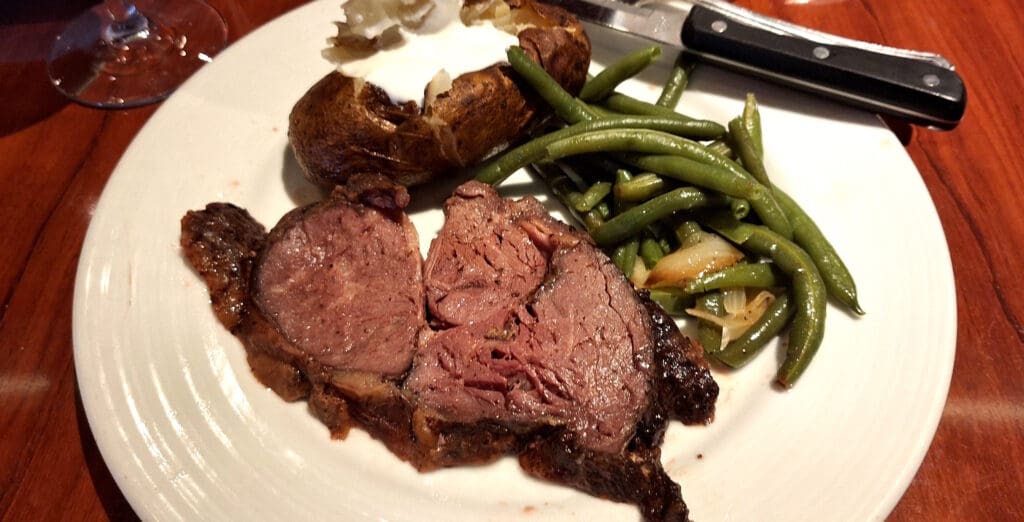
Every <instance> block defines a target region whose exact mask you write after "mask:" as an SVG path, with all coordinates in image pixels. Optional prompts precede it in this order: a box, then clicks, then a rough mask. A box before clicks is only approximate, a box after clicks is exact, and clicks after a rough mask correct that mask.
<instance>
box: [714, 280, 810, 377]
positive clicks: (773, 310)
mask: <svg viewBox="0 0 1024 522" xmlns="http://www.w3.org/2000/svg"><path fill="white" fill-rule="evenodd" d="M793 313H794V307H793V305H792V304H791V301H790V299H789V295H788V294H786V293H782V294H780V295H778V296H776V297H775V301H774V302H772V304H770V305H768V309H767V310H765V311H764V314H762V315H761V317H760V319H758V320H757V321H756V322H755V323H754V324H752V325H751V326H750V328H748V329H747V331H746V332H743V335H741V336H739V337H738V338H737V339H734V340H733V341H730V342H729V344H727V345H726V346H725V348H724V349H722V351H720V352H717V353H714V354H713V356H714V357H715V359H718V360H719V361H721V362H722V363H724V364H726V365H728V366H731V367H733V368H739V367H741V366H743V365H745V364H747V363H748V362H750V360H751V359H753V358H754V356H755V355H757V354H758V352H760V351H761V349H762V348H764V346H765V345H766V344H768V341H769V340H771V339H772V338H774V337H775V336H776V335H778V334H779V333H780V332H782V330H783V328H785V327H786V325H787V324H789V321H790V320H791V319H792V318H793Z"/></svg>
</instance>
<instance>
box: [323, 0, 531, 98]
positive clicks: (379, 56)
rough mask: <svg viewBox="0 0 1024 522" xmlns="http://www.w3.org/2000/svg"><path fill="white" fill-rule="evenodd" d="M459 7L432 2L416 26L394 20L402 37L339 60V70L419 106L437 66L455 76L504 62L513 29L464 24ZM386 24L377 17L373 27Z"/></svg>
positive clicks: (453, 0) (454, 2)
mask: <svg viewBox="0 0 1024 522" xmlns="http://www.w3.org/2000/svg"><path fill="white" fill-rule="evenodd" d="M348 4H349V2H346V3H345V4H343V5H342V9H345V8H346V6H347V5H348ZM461 7H462V1H461V0H438V1H436V2H434V5H433V9H431V11H430V13H429V15H428V16H427V18H426V19H425V20H424V22H423V23H422V24H421V25H420V26H419V27H418V28H415V29H412V28H409V27H404V26H401V25H398V32H399V34H400V35H401V38H400V39H399V40H398V41H397V42H396V43H394V44H392V45H389V46H387V47H385V48H382V49H379V50H378V51H377V52H376V53H374V54H372V55H370V56H368V57H365V58H356V59H351V60H347V61H345V62H343V63H339V64H337V67H338V71H340V72H341V73H342V74H344V75H346V76H349V77H352V78H364V79H365V80H366V81H369V82H371V83H373V84H374V85H377V86H378V87H380V88H381V89H383V90H384V91H385V92H386V93H387V94H388V96H389V97H390V98H391V101H393V102H395V103H405V102H407V101H414V102H416V103H417V104H419V105H420V106H421V107H422V106H423V100H424V92H425V89H426V86H427V84H429V83H430V82H431V80H433V79H434V77H435V76H437V75H438V74H439V73H441V72H442V71H444V72H445V73H447V74H448V76H450V77H451V78H457V77H459V76H461V75H463V74H465V73H469V72H473V71H478V70H481V69H484V68H487V67H490V66H491V65H494V64H496V63H499V62H504V61H505V60H506V50H507V49H508V48H509V47H510V46H513V45H518V43H519V39H518V38H517V37H516V36H515V35H513V34H509V33H507V32H505V31H502V30H501V29H498V28H497V27H495V26H494V24H493V23H491V22H489V21H481V22H477V23H474V24H472V25H468V26H467V25H465V24H464V23H463V22H462V19H461V18H460V16H459V11H460V9H461ZM346 16H347V18H351V16H350V15H348V14H347V13H346ZM392 25H394V24H392ZM385 26H386V24H380V23H378V24H377V27H376V28H375V29H376V30H379V31H383V30H384V29H385V28H386V27H385Z"/></svg>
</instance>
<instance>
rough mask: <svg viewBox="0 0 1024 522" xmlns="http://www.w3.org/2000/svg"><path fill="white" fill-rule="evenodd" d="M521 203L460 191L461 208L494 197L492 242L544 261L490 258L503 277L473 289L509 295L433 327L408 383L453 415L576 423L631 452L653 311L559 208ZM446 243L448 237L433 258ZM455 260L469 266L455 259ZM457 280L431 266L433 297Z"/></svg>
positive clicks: (611, 447)
mask: <svg viewBox="0 0 1024 522" xmlns="http://www.w3.org/2000/svg"><path fill="white" fill-rule="evenodd" d="M472 188H474V189H476V188H479V187H478V186H477V185H476V184H474V185H472ZM517 203H518V204H517V205H515V206H513V205H508V204H506V203H505V202H504V200H502V199H501V198H500V197H498V196H497V194H496V193H495V192H494V191H493V190H492V189H490V188H487V195H486V196H480V195H479V194H478V193H477V191H476V190H473V191H460V192H458V193H457V194H456V196H455V197H454V198H452V201H449V203H448V205H447V208H448V209H449V210H450V213H451V211H455V210H457V209H458V207H459V206H461V205H466V206H469V207H471V208H473V210H474V211H476V210H477V209H478V208H479V207H482V206H490V207H491V208H492V209H493V210H494V212H493V213H492V214H491V217H492V218H493V217H494V216H495V215H499V216H501V217H502V218H504V219H500V218H499V219H492V220H489V221H488V222H485V224H486V225H491V226H490V227H489V228H490V230H488V231H487V233H486V234H477V233H476V232H478V231H476V230H475V231H473V232H474V233H473V234H471V235H482V236H484V237H486V238H487V241H486V242H485V243H484V244H485V245H486V244H489V243H490V244H498V245H506V244H509V243H512V242H515V243H516V244H517V247H518V249H517V251H519V252H528V253H529V254H528V255H529V256H530V257H540V259H541V262H540V263H532V264H529V265H524V264H522V263H518V260H519V259H522V258H521V257H511V259H512V261H511V262H510V263H502V264H499V263H494V262H493V261H492V264H488V265H487V266H490V267H491V268H493V269H494V273H495V274H496V275H497V276H498V277H496V278H495V279H494V280H493V282H492V283H491V285H490V286H488V285H487V284H486V282H483V283H479V282H474V287H473V289H474V290H479V291H480V292H479V293H482V294H485V295H495V294H500V295H501V297H502V299H501V301H504V303H503V306H500V307H497V306H495V305H496V304H497V303H498V302H500V301H497V300H492V301H488V304H490V305H491V306H492V308H491V309H487V308H483V307H474V309H475V310H480V311H482V312H485V313H482V314H481V315H480V316H479V317H478V319H477V320H476V321H473V322H467V323H468V324H464V325H463V326H461V327H454V328H449V329H446V330H442V331H438V332H430V333H427V334H425V335H424V336H423V337H422V338H421V346H420V349H419V351H418V353H417V356H416V364H415V365H414V368H413V371H412V373H411V374H410V376H409V379H408V380H407V381H406V389H408V390H409V391H411V392H412V393H413V394H414V395H415V396H416V398H417V399H418V400H419V404H420V405H421V406H424V407H427V408H431V409H433V410H436V411H438V412H439V413H440V414H441V415H443V416H444V417H445V418H448V419H454V420H459V421H462V422H475V421H477V420H480V419H493V420H498V421H500V422H503V423H508V424H510V425H512V426H516V427H522V429H524V430H527V431H528V430H531V429H536V428H537V427H538V426H539V425H551V426H566V427H568V428H569V429H570V430H571V431H573V432H574V433H576V434H577V436H578V437H579V439H580V441H581V442H582V443H584V444H585V445H587V446H588V447H594V448H597V449H601V450H605V451H618V450H621V449H622V448H623V447H624V446H625V443H626V441H627V440H628V439H629V437H630V436H631V435H632V432H633V430H634V429H635V426H636V422H637V420H638V418H639V416H640V413H641V409H642V408H643V406H644V405H646V404H647V403H648V402H649V398H648V396H649V395H650V393H651V390H650V381H651V378H652V373H653V349H652V348H653V347H652V345H651V341H652V339H651V336H650V328H649V327H648V325H647V317H646V315H645V313H644V309H643V307H642V306H638V305H637V300H636V294H635V292H634V291H633V288H632V287H631V286H630V284H629V283H628V281H626V280H625V278H623V277H622V275H621V273H619V272H618V271H617V269H616V268H615V266H614V265H612V264H611V262H610V261H609V260H608V257H607V256H605V255H604V254H603V253H601V252H600V251H599V250H598V249H597V248H595V247H594V246H593V245H592V244H591V243H590V242H589V241H587V240H586V238H585V237H583V236H582V235H580V234H579V233H577V232H576V231H575V230H573V229H570V228H569V227H567V226H565V225H563V224H561V223H559V222H557V221H555V220H554V219H552V218H551V217H550V216H548V214H547V213H546V212H544V211H543V207H542V206H541V205H540V204H539V203H538V202H537V201H536V200H534V199H532V198H529V199H524V200H521V201H519V202H517ZM524 208H525V209H527V211H525V212H523V211H522V210H523V209H524ZM462 224H463V223H462V222H461V221H452V220H448V221H446V224H445V229H446V230H447V231H446V232H445V231H443V232H442V238H443V237H444V236H445V235H450V236H454V237H458V236H460V235H465V234H460V233H461V232H462V231H461V230H450V229H453V228H455V227H456V226H459V225H462ZM493 225H497V226H493ZM475 226H476V227H479V225H475ZM506 237H510V238H511V239H510V240H509V241H506V240H505V238H506ZM442 245H444V242H443V241H442V239H441V238H439V240H438V241H437V242H435V244H434V248H433V249H432V250H431V253H430V256H429V257H428V260H429V259H431V258H433V257H434V256H435V255H436V254H438V252H439V246H442ZM459 246H462V245H461V244H460V245H459ZM487 255H488V249H478V250H476V251H475V252H474V253H473V254H470V255H469V256H467V258H461V259H463V260H465V261H466V264H467V265H469V266H476V265H479V264H481V263H482V260H481V258H485V257H486V256H487ZM442 256H443V257H445V258H446V259H451V258H448V257H447V256H444V255H443V254H442ZM474 256H475V258H474ZM492 259H494V258H492ZM505 259H509V258H505ZM499 260H504V259H499ZM428 262H429V261H428ZM435 268H437V265H435ZM447 268H448V269H449V270H450V271H452V272H456V273H457V274H458V273H466V272H469V271H470V270H466V269H465V267H464V266H458V265H455V264H454V263H453V264H451V265H449V266H448V267H447ZM460 269H461V270H460ZM472 273H474V274H477V273H479V271H473V272H472ZM502 276H509V277H502ZM457 279H458V277H457V276H453V275H452V274H450V273H445V272H442V271H440V270H435V271H432V272H428V275H427V278H426V282H427V289H428V295H431V296H434V295H441V296H442V298H441V299H440V301H441V302H444V301H447V300H448V296H447V295H445V294H444V292H443V291H442V290H441V289H439V288H437V287H436V286H435V283H436V282H438V281H440V283H441V285H443V286H444V287H445V288H451V285H449V281H451V280H457ZM508 280H513V281H516V282H519V283H521V282H523V281H532V282H533V284H532V285H531V286H526V285H522V286H521V288H519V289H517V292H516V293H512V292H508V291H507V288H506V287H504V284H505V283H506V281H508ZM453 291H454V292H455V293H463V292H464V288H458V287H456V288H454V290H453ZM474 295H475V294H474ZM463 322H466V321H463Z"/></svg>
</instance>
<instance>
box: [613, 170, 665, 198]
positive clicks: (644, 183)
mask: <svg viewBox="0 0 1024 522" xmlns="http://www.w3.org/2000/svg"><path fill="white" fill-rule="evenodd" d="M667 187H668V184H667V183H665V180H664V179H661V177H660V176H658V175H657V174H651V173H649V172H645V173H643V174H638V175H636V176H634V177H633V179H631V180H629V181H626V182H624V183H616V184H615V199H617V200H619V201H629V202H638V201H645V200H648V199H651V198H652V197H654V196H657V195H658V194H661V193H662V192H664V191H665V189H666V188H667Z"/></svg>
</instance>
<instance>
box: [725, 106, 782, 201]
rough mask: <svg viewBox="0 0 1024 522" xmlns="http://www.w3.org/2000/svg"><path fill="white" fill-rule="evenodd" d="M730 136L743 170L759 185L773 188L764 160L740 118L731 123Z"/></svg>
mask: <svg viewBox="0 0 1024 522" xmlns="http://www.w3.org/2000/svg"><path fill="white" fill-rule="evenodd" d="M729 135H730V137H731V138H732V140H731V142H732V143H731V145H732V148H733V150H735V151H736V155H737V156H739V158H740V163H742V164H743V168H745V169H746V170H747V172H749V173H750V175H751V176H754V179H756V180H757V182H758V183H760V184H762V185H764V186H766V187H768V188H772V182H771V180H769V179H768V171H767V170H765V168H764V160H763V159H762V158H761V155H760V154H758V152H757V145H755V144H754V138H752V137H751V136H750V133H749V132H747V128H746V127H744V126H743V121H742V120H741V119H740V118H734V119H733V120H732V121H730V122H729Z"/></svg>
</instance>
